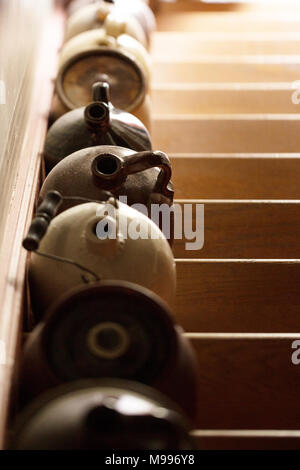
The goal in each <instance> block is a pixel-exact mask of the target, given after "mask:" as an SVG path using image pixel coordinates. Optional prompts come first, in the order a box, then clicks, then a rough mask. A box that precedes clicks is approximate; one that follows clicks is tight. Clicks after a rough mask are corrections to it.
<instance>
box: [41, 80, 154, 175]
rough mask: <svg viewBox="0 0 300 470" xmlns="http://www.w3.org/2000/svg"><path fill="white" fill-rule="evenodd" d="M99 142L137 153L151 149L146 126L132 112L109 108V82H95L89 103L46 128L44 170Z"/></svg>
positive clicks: (99, 143)
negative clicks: (91, 99)
mask: <svg viewBox="0 0 300 470" xmlns="http://www.w3.org/2000/svg"><path fill="white" fill-rule="evenodd" d="M99 145H117V146H120V147H126V148H129V149H132V150H136V151H137V152H140V151H143V150H151V148H152V145H151V140H150V136H149V133H148V131H147V129H146V127H145V126H144V125H143V124H142V122H141V121H140V120H139V119H137V118H136V117H135V116H133V115H132V114H129V113H127V112H125V111H121V110H119V109H116V108H114V107H113V105H112V104H111V102H110V98H109V85H108V84H107V83H101V82H98V83H95V84H94V86H93V102H92V103H90V104H89V105H88V106H86V107H82V108H77V109H74V110H73V111H70V112H68V113H66V114H64V115H63V116H61V117H60V118H59V119H58V120H57V121H56V122H55V123H54V124H53V125H52V126H51V128H50V129H49V132H48V134H47V138H46V143H45V150H44V157H45V165H46V171H47V173H48V172H49V171H50V170H51V169H52V168H53V167H54V166H55V165H57V163H59V162H60V161H61V160H62V159H63V158H65V157H67V156H68V155H70V154H72V153H74V152H76V151H78V150H81V149H84V148H87V147H94V146H99Z"/></svg>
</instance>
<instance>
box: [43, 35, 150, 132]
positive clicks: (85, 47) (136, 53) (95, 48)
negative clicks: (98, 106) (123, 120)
mask: <svg viewBox="0 0 300 470" xmlns="http://www.w3.org/2000/svg"><path fill="white" fill-rule="evenodd" d="M149 79H150V59H149V55H148V53H147V51H146V49H145V48H144V47H143V46H142V45H141V44H140V43H139V42H138V41H136V40H135V39H134V38H132V37H130V36H128V35H126V34H122V35H121V36H119V37H117V38H115V37H113V36H109V35H107V34H106V33H105V31H103V30H101V29H98V30H92V31H87V32H85V33H81V34H79V35H78V36H76V37H74V38H72V39H71V40H70V41H68V42H67V43H66V44H65V45H64V47H63V49H62V51H61V55H60V62H59V73H58V77H57V80H56V95H57V96H56V100H54V104H53V109H52V112H51V116H50V122H53V121H54V120H55V119H57V118H58V117H59V116H60V115H62V114H64V113H65V112H67V111H69V110H71V109H75V108H79V107H82V106H87V105H88V104H89V103H90V102H91V101H92V86H93V84H94V83H95V82H99V81H101V82H107V83H108V84H109V85H110V95H111V101H112V104H113V105H114V106H115V107H116V108H118V109H121V110H123V111H127V112H131V113H132V114H134V115H135V116H137V117H138V118H139V119H140V120H141V121H142V122H143V123H144V124H145V126H146V127H147V129H148V130H149V129H150V104H149V95H148V91H149Z"/></svg>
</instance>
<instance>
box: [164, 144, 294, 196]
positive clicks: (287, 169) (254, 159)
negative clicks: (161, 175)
mask: <svg viewBox="0 0 300 470" xmlns="http://www.w3.org/2000/svg"><path fill="white" fill-rule="evenodd" d="M170 159H171V163H172V168H173V176H172V180H173V183H174V186H175V196H176V197H177V198H181V199H189V198H190V199H300V154H177V153H176V154H170Z"/></svg>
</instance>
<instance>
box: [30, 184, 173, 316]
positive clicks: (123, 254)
mask: <svg viewBox="0 0 300 470" xmlns="http://www.w3.org/2000/svg"><path fill="white" fill-rule="evenodd" d="M60 203H61V195H60V194H59V193H58V192H52V193H51V192H50V193H49V194H48V195H47V197H46V198H45V200H44V201H43V203H42V204H41V206H40V207H39V209H38V211H37V215H36V217H35V218H34V220H33V222H32V225H31V227H30V230H29V233H28V235H27V237H26V238H25V240H24V242H23V246H24V247H25V248H26V249H27V250H29V251H32V253H31V257H30V265H29V283H30V290H31V296H32V302H33V310H34V312H35V315H36V317H41V316H43V315H44V314H45V312H46V310H47V309H48V308H49V307H50V305H51V304H52V303H53V302H55V301H56V300H57V299H58V298H59V297H60V296H61V295H62V294H64V293H66V292H67V291H68V290H70V289H72V288H74V287H76V286H80V285H82V284H87V283H94V282H98V281H99V280H102V281H103V280H118V281H128V282H133V283H135V284H138V285H141V286H143V287H146V288H148V289H149V290H151V291H153V292H154V293H156V294H157V295H158V296H160V297H161V298H162V299H164V300H165V301H166V303H167V304H168V305H172V303H173V301H174V296H175V289H176V267H175V260H174V257H173V254H172V251H171V248H170V246H169V243H168V242H167V240H166V238H165V236H164V235H163V233H162V232H161V231H160V230H159V228H158V227H157V225H156V224H154V222H152V221H151V220H150V219H149V218H148V217H146V215H144V214H142V213H140V212H138V211H137V210H135V209H133V208H131V207H129V206H128V205H126V204H123V203H121V202H119V201H118V200H117V199H115V198H114V197H111V198H110V199H108V200H107V201H106V202H103V203H94V202H91V203H85V204H80V205H78V206H75V207H72V208H71V209H68V210H66V211H64V212H62V213H61V214H59V215H57V216H55V213H56V210H57V206H58V205H59V204H60Z"/></svg>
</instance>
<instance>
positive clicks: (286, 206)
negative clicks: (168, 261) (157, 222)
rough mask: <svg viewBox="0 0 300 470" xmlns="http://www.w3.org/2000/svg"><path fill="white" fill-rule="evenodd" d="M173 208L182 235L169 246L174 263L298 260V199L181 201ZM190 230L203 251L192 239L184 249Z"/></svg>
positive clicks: (299, 244)
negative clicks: (192, 260)
mask: <svg viewBox="0 0 300 470" xmlns="http://www.w3.org/2000/svg"><path fill="white" fill-rule="evenodd" d="M175 206H177V207H178V208H179V209H180V210H179V213H180V216H179V217H178V218H176V220H177V222H176V224H175V226H176V227H178V229H179V233H178V237H179V236H180V235H182V237H180V238H178V239H175V242H174V254H175V257H177V258H201V259H203V258H205V259H209V258H216V259H217V258H228V259H229V258H240V259H242V258H246V259H251V258H253V259H255V258H256V259H274V258H275V259H295V258H297V259H300V243H299V240H300V200H297V201H282V200H281V201H264V200H260V201H254V200H252V201H249V200H237V199H235V200H231V201H228V200H205V199H202V200H201V199H198V200H194V199H185V200H176V201H175ZM203 211H204V224H203V220H202V218H203V216H202V213H203ZM183 223H184V224H185V226H184V227H183ZM185 230H188V232H187V233H186V236H187V237H185V236H184V235H185ZM195 231H196V232H197V233H198V235H197V237H198V239H199V240H200V238H203V237H204V246H203V247H201V248H198V249H197V248H196V234H195V236H194V238H195V240H193V242H192V246H191V249H190V250H189V249H187V246H188V245H189V244H190V243H191V241H190V240H189V239H188V238H189V232H192V233H193V232H195ZM201 233H202V236H201V237H200V234H201ZM193 247H194V248H193Z"/></svg>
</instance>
